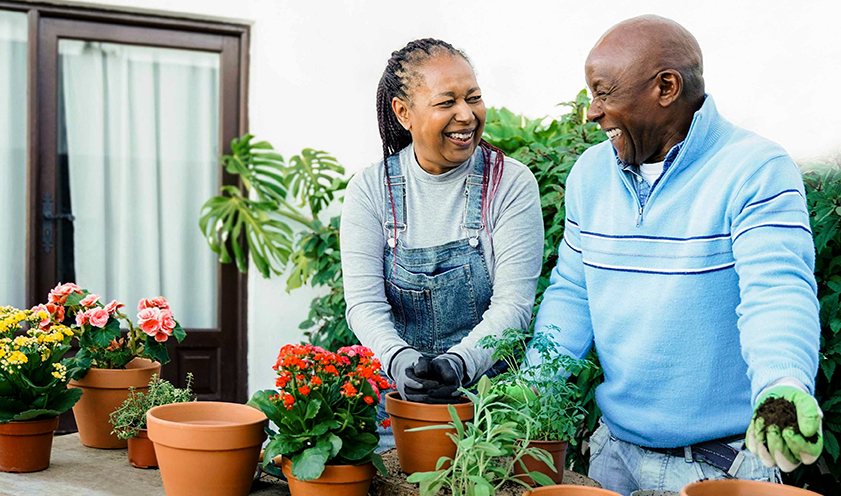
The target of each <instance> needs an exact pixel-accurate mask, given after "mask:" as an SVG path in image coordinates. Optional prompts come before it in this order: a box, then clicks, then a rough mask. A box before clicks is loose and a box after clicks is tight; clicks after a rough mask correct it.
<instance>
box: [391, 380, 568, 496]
mask: <svg viewBox="0 0 841 496" xmlns="http://www.w3.org/2000/svg"><path fill="white" fill-rule="evenodd" d="M461 391H462V392H464V394H465V395H466V396H467V397H468V398H469V399H470V400H471V402H472V405H473V409H474V410H473V420H471V421H469V422H462V421H461V419H460V418H459V416H458V414H457V413H456V410H455V408H453V405H447V408H448V409H449V411H450V416H451V420H450V423H449V424H448V425H446V426H428V427H420V428H417V429H414V430H416V431H425V430H442V429H446V428H451V429H453V433H448V434H447V436H449V437H450V438H451V439H452V442H453V444H454V446H456V447H457V448H456V453H455V456H453V457H452V458H450V457H442V458H441V459H439V460H438V463H437V466H436V468H437V469H436V470H433V471H427V472H416V473H414V474H412V475H410V476H409V478H408V479H407V480H408V481H409V482H413V483H419V484H420V494H421V496H433V495H436V494H438V491H439V490H441V489H442V488H447V489H449V490H450V491H451V492H452V494H453V496H473V495H478V494H486V495H492V494H496V492H497V491H498V490H499V489H500V487H502V485H503V484H505V483H506V482H514V483H516V484H519V485H521V486H524V487H526V488H528V487H529V486H528V485H527V484H526V483H525V482H523V480H521V478H520V477H518V476H516V475H515V474H514V473H513V472H514V467H515V466H516V465H517V464H518V463H519V462H520V460H522V458H523V457H525V456H531V457H534V458H536V459H538V460H542V461H543V462H545V463H548V462H551V461H552V460H551V458H550V457H549V455H548V454H547V453H545V452H544V451H542V450H540V449H538V448H535V447H531V446H527V445H525V444H524V443H522V442H520V441H521V440H522V439H529V438H530V437H531V432H530V429H531V426H532V423H531V422H528V421H527V419H525V418H521V417H523V416H524V415H525V414H524V413H523V412H521V411H519V410H517V409H516V408H514V407H512V406H510V405H508V404H507V403H504V402H501V401H499V400H500V396H499V395H498V394H497V393H495V392H493V391H492V388H491V381H490V379H488V378H487V377H486V376H483V377H482V378H481V379H479V382H478V383H477V389H476V393H472V392H470V391H468V390H466V389H464V388H462V389H461ZM516 418H519V420H518V421H515V420H512V419H516ZM417 449H422V448H421V447H418V448H417ZM529 475H530V476H531V477H532V478H534V480H536V481H537V482H538V483H540V484H552V483H553V482H552V479H550V478H549V477H547V476H546V475H544V474H542V473H540V472H531V473H529Z"/></svg>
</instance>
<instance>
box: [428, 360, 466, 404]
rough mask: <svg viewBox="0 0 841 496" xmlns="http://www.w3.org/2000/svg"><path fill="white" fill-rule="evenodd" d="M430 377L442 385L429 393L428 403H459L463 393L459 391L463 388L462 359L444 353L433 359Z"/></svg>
mask: <svg viewBox="0 0 841 496" xmlns="http://www.w3.org/2000/svg"><path fill="white" fill-rule="evenodd" d="M430 377H431V378H433V379H435V380H436V381H438V382H439V383H440V384H441V385H440V387H438V388H435V389H432V390H430V391H429V399H428V400H427V403H442V404H443V403H458V402H459V401H460V398H461V392H460V391H459V390H458V388H460V387H461V386H463V381H464V364H463V363H462V361H461V358H459V357H458V356H456V355H454V354H452V353H444V354H442V355H438V356H437V357H435V358H433V359H432V363H431V364H430Z"/></svg>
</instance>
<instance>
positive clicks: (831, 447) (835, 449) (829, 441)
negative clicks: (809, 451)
mask: <svg viewBox="0 0 841 496" xmlns="http://www.w3.org/2000/svg"><path fill="white" fill-rule="evenodd" d="M823 445H824V449H825V450H826V452H827V453H829V455H830V456H831V457H832V461H834V462H837V461H838V456H839V455H841V448H839V446H838V439H837V438H836V437H835V434H833V433H832V431H824V433H823Z"/></svg>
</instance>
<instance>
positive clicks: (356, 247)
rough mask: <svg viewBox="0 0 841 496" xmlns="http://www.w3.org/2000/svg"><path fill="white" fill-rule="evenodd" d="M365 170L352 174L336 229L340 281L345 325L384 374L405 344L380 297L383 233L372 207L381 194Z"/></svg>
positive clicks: (388, 309) (374, 175)
mask: <svg viewBox="0 0 841 496" xmlns="http://www.w3.org/2000/svg"><path fill="white" fill-rule="evenodd" d="M368 172H370V169H366V170H365V171H362V172H361V173H359V174H357V175H356V176H354V177H353V179H351V181H350V183H349V184H348V188H347V192H346V193H345V201H344V206H343V207H342V220H341V227H340V232H341V233H342V235H341V240H340V243H341V250H342V280H343V284H344V290H345V301H346V303H347V321H348V326H349V327H350V329H351V330H352V331H353V333H354V334H356V337H357V338H359V341H360V342H361V343H362V344H363V345H365V346H367V347H368V348H371V350H372V351H373V352H374V354H375V355H376V356H377V357H379V358H380V360H381V361H382V363H383V366H384V368H385V370H389V368H388V366H389V364H390V363H391V359H392V357H393V355H394V353H395V352H396V351H397V350H399V349H400V348H401V347H403V346H407V343H406V341H405V340H403V339H402V338H401V337H400V335H399V334H398V333H397V330H396V329H395V327H394V322H393V321H392V315H391V305H389V303H388V299H387V298H386V295H385V283H384V280H383V249H384V247H385V235H384V233H383V227H382V221H381V219H380V215H379V213H378V212H379V209H378V208H377V205H378V204H379V202H378V201H377V196H378V195H379V194H380V190H379V189H378V188H377V185H376V184H375V183H376V182H377V177H378V176H377V175H376V174H366V173H368Z"/></svg>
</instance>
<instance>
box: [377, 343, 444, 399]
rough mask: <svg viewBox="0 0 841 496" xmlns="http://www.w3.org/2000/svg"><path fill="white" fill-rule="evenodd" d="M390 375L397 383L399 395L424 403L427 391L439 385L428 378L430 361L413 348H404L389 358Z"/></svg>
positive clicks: (439, 385)
mask: <svg viewBox="0 0 841 496" xmlns="http://www.w3.org/2000/svg"><path fill="white" fill-rule="evenodd" d="M389 370H390V371H391V374H390V375H391V376H392V378H393V379H394V382H395V383H396V384H397V391H398V392H399V393H400V397H401V398H403V399H404V400H406V401H415V402H418V403H426V402H427V400H428V395H429V391H430V390H431V389H437V388H440V387H441V384H439V383H438V382H437V381H435V380H430V378H429V371H430V361H429V359H428V358H426V357H425V356H423V355H421V354H420V352H419V351H418V350H416V349H414V348H404V349H402V350H400V351H399V352H397V354H396V355H394V356H393V357H392V358H391V364H390V366H389Z"/></svg>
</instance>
